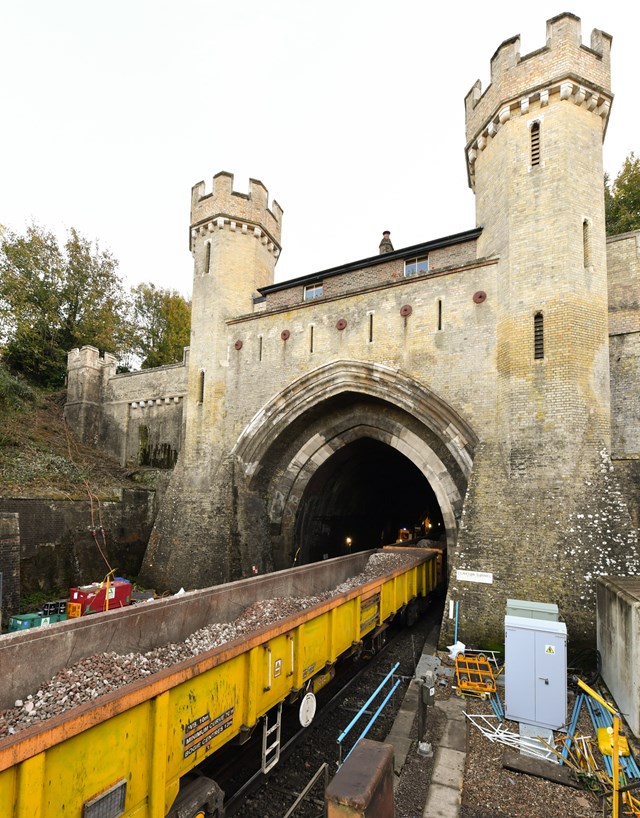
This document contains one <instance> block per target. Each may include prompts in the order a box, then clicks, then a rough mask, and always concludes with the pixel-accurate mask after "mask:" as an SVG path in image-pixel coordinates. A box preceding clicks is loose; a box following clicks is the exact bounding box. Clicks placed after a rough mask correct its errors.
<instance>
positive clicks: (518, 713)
mask: <svg viewBox="0 0 640 818" xmlns="http://www.w3.org/2000/svg"><path fill="white" fill-rule="evenodd" d="M535 635H536V634H535V631H531V630H525V629H521V628H507V631H506V634H505V641H506V644H505V705H506V716H507V718H508V719H513V720H514V721H524V722H527V723H528V722H531V721H533V720H535V709H536V678H535V677H536V670H535Z"/></svg>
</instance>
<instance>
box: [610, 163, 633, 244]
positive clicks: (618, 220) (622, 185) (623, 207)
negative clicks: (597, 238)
mask: <svg viewBox="0 0 640 818" xmlns="http://www.w3.org/2000/svg"><path fill="white" fill-rule="evenodd" d="M604 190H605V193H604V202H605V215H606V225H607V235H610V236H613V235H617V234H619V233H627V232H629V231H630V230H640V157H636V156H635V154H634V153H630V154H629V156H627V158H626V159H625V160H624V163H623V165H622V168H621V170H620V173H619V174H618V175H617V176H616V179H615V181H614V182H613V184H611V182H610V180H609V177H608V176H607V175H606V174H605V177H604Z"/></svg>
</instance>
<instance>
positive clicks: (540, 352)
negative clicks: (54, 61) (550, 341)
mask: <svg viewBox="0 0 640 818" xmlns="http://www.w3.org/2000/svg"><path fill="white" fill-rule="evenodd" d="M533 357H534V358H535V360H537V361H538V360H541V359H542V358H544V317H543V315H542V313H541V312H537V313H536V314H535V315H534V316H533Z"/></svg>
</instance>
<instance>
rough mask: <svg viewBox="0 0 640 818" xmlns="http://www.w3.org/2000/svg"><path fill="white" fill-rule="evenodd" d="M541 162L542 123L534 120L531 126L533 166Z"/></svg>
mask: <svg viewBox="0 0 640 818" xmlns="http://www.w3.org/2000/svg"><path fill="white" fill-rule="evenodd" d="M539 164H540V123H539V122H534V123H533V125H532V126H531V167H532V168H533V167H536V166H537V165H539Z"/></svg>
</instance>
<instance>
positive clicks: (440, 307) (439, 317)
mask: <svg viewBox="0 0 640 818" xmlns="http://www.w3.org/2000/svg"><path fill="white" fill-rule="evenodd" d="M441 329H442V299H441V298H439V299H438V331H440V330H441Z"/></svg>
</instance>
